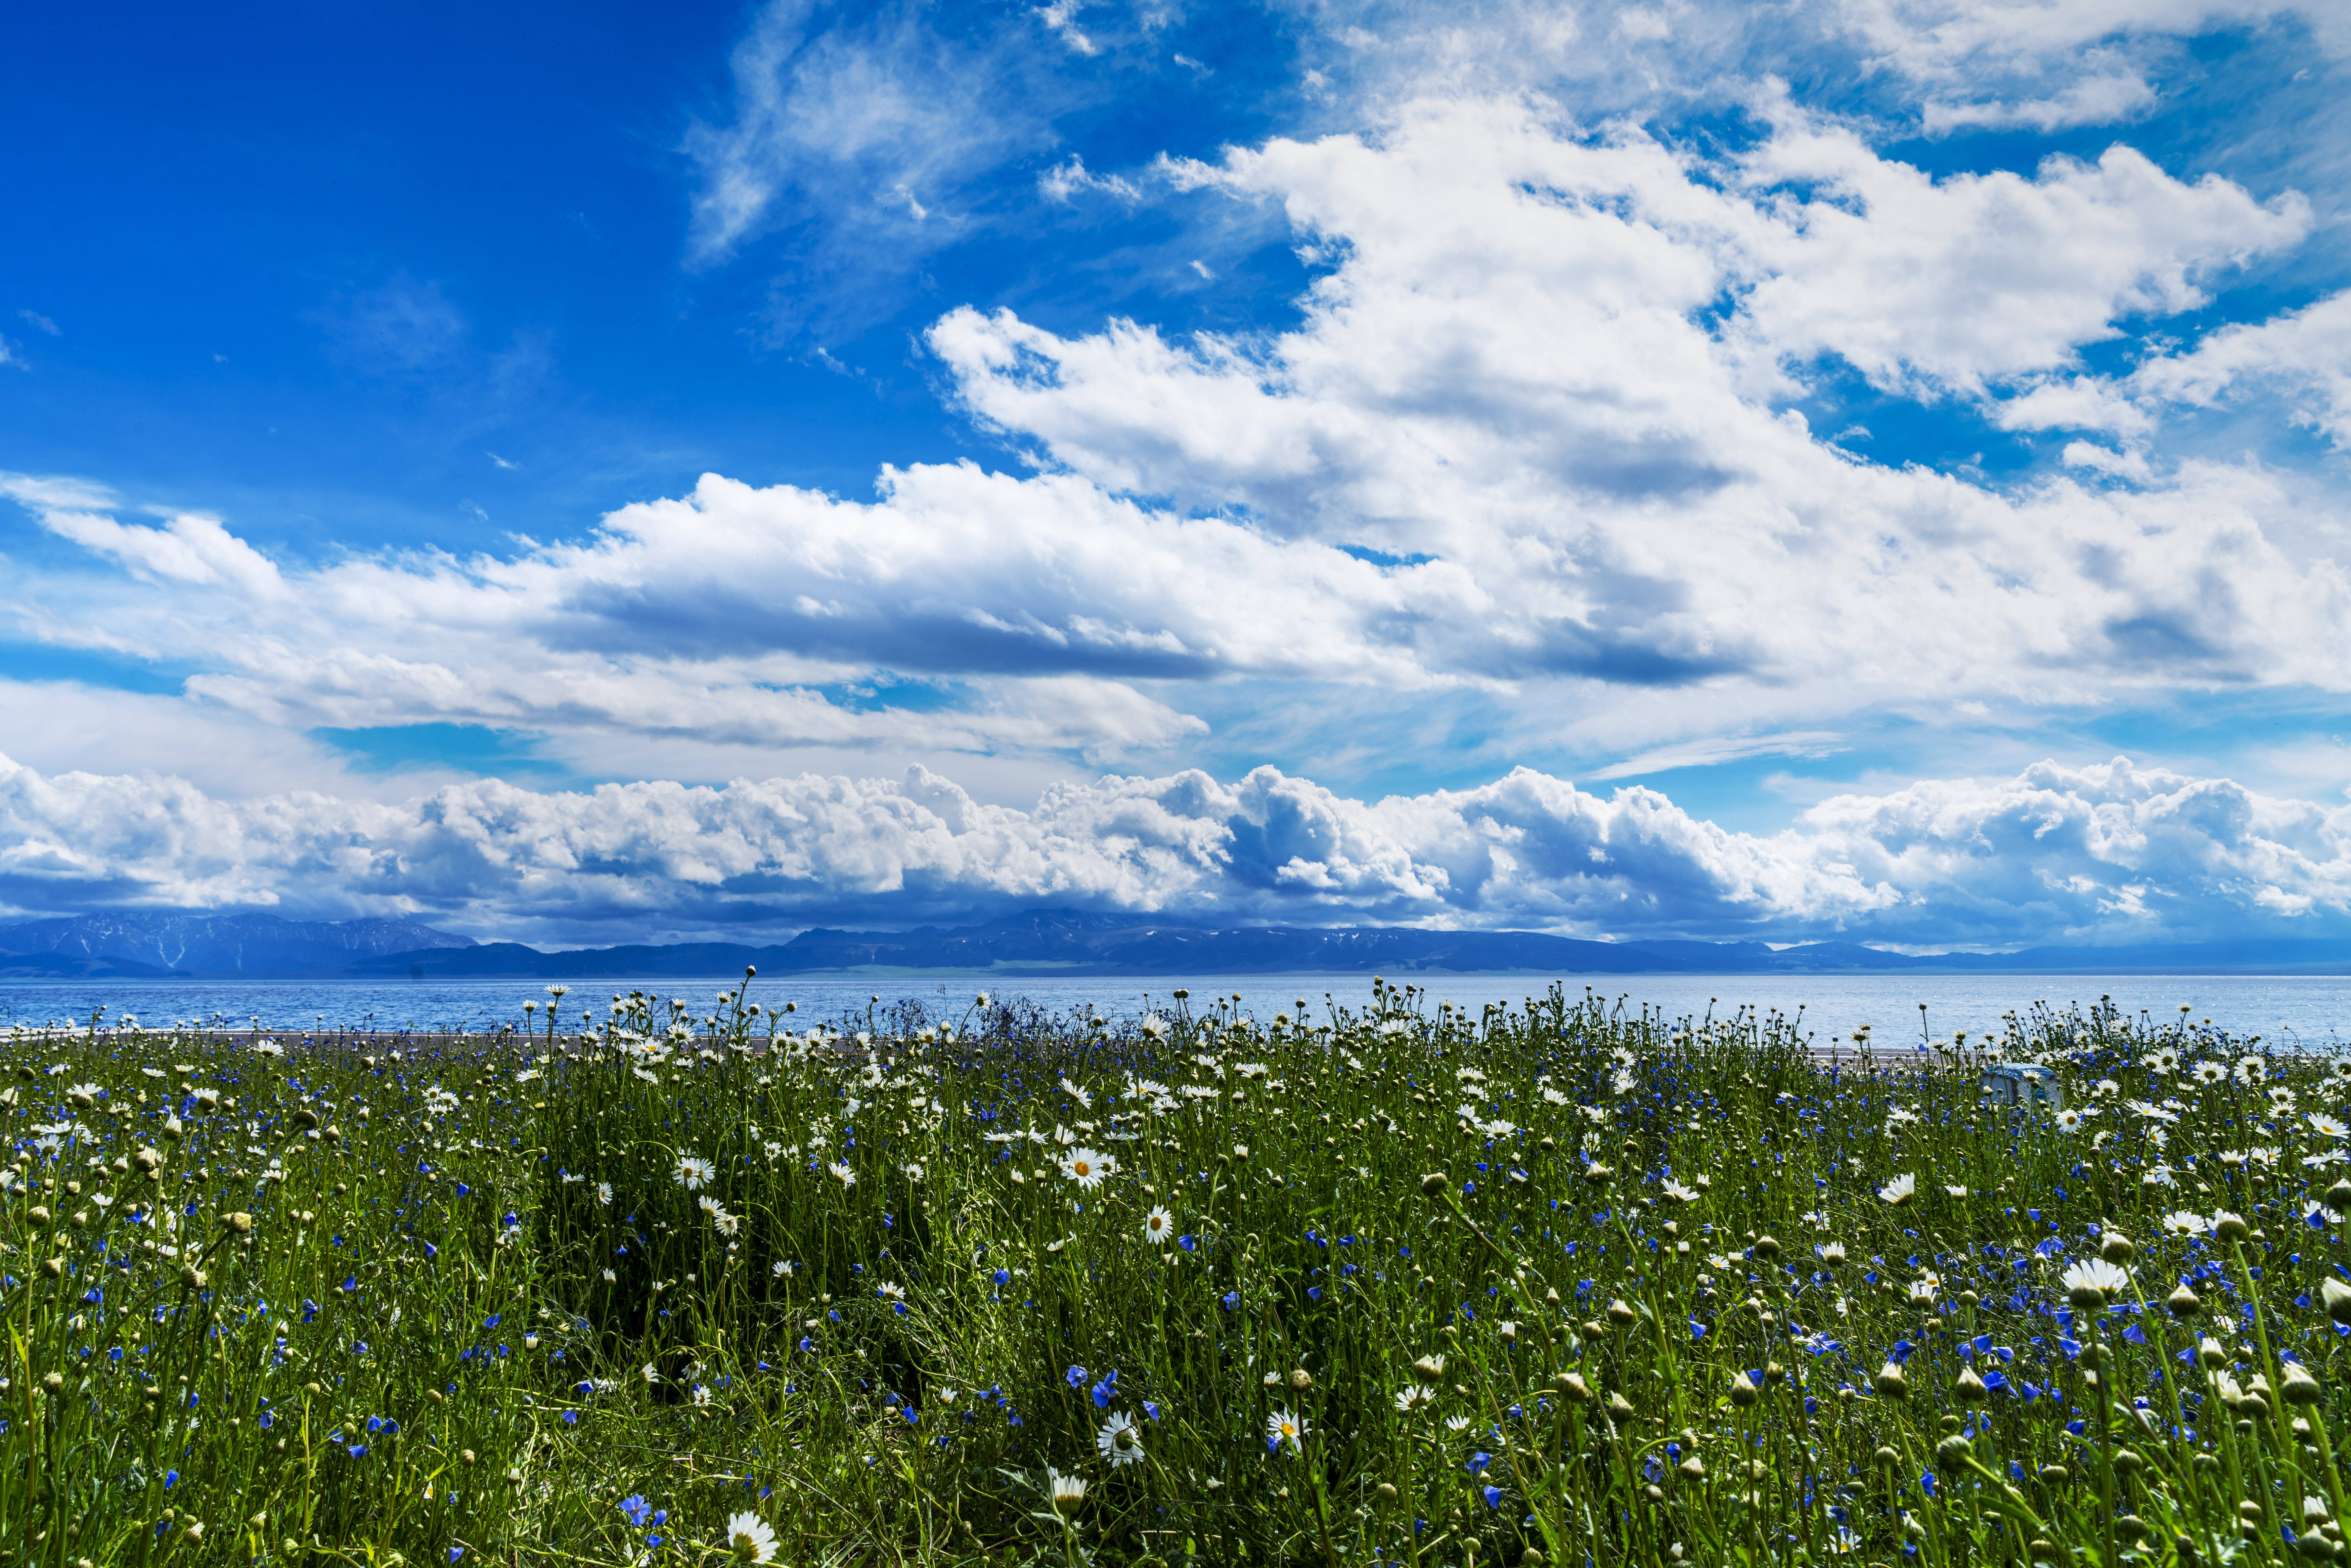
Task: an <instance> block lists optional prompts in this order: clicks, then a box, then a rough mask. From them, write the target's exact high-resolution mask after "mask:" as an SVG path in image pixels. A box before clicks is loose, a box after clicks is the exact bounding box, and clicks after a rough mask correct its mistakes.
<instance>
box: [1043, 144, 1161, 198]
mask: <svg viewBox="0 0 2351 1568" xmlns="http://www.w3.org/2000/svg"><path fill="white" fill-rule="evenodd" d="M1037 189H1038V190H1040V191H1041V192H1043V193H1044V194H1045V196H1046V198H1047V199H1048V200H1050V201H1055V202H1067V201H1070V200H1071V198H1073V197H1075V196H1076V195H1078V194H1079V193H1081V192H1084V191H1099V192H1101V193H1102V194H1104V195H1106V196H1116V197H1117V198H1118V199H1119V200H1121V201H1123V202H1137V201H1141V200H1142V199H1143V190H1142V187H1141V186H1139V185H1137V184H1135V183H1134V181H1132V180H1129V179H1127V178H1125V177H1124V176H1123V175H1119V174H1097V173H1095V172H1093V171H1092V170H1091V169H1088V168H1087V167H1086V162H1085V160H1084V159H1082V158H1081V157H1079V156H1078V155H1077V154H1076V153H1074V152H1072V153H1071V154H1070V155H1069V156H1068V157H1067V158H1064V159H1062V160H1061V162H1059V163H1056V164H1054V165H1053V166H1052V167H1051V168H1050V169H1048V170H1046V171H1045V172H1043V173H1041V174H1040V175H1038V176H1037Z"/></svg>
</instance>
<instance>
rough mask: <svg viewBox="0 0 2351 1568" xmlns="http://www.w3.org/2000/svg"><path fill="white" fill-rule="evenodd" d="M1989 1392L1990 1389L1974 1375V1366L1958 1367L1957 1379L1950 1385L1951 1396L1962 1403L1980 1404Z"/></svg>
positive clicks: (1988, 1395)
mask: <svg viewBox="0 0 2351 1568" xmlns="http://www.w3.org/2000/svg"><path fill="white" fill-rule="evenodd" d="M1990 1396H1991V1389H1989V1388H1986V1387H1985V1386H1984V1380H1983V1379H1982V1378H1980V1377H1978V1376H1977V1375H1976V1369H1975V1368H1974V1367H1972V1366H1963V1367H1961V1368H1959V1381H1958V1382H1957V1383H1954V1384H1953V1385H1951V1397H1952V1398H1954V1399H1956V1400H1958V1401H1959V1403H1960V1404H1962V1405H1980V1404H1982V1403H1983V1402H1984V1400H1985V1399H1986V1398H1988V1397H1990Z"/></svg>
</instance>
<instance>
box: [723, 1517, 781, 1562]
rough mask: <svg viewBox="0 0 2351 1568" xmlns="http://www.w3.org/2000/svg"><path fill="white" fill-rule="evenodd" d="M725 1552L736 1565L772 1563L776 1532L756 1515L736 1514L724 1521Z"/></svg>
mask: <svg viewBox="0 0 2351 1568" xmlns="http://www.w3.org/2000/svg"><path fill="white" fill-rule="evenodd" d="M726 1550H727V1552H728V1553H729V1554H730V1555H731V1556H733V1558H734V1559H735V1561H736V1562H737V1563H773V1562H774V1561H775V1560H776V1532H775V1531H773V1530H770V1529H769V1528H768V1522H767V1521H765V1520H763V1519H761V1518H760V1517H759V1516H758V1514H756V1513H738V1514H735V1515H733V1516H732V1517H731V1518H729V1519H728V1520H727V1521H726Z"/></svg>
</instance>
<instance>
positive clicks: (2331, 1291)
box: [2318, 1280, 2351, 1323]
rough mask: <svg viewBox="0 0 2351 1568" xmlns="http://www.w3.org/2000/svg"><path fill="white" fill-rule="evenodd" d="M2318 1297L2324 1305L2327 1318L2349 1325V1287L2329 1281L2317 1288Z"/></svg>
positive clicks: (2350, 1302)
mask: <svg viewBox="0 0 2351 1568" xmlns="http://www.w3.org/2000/svg"><path fill="white" fill-rule="evenodd" d="M2318 1296H2319V1300H2321V1301H2324V1302H2325V1303H2326V1315H2327V1316H2328V1317H2330V1318H2333V1319H2334V1320H2335V1322H2338V1323H2351V1285H2346V1284H2345V1283H2344V1282H2343V1281H2340V1280H2329V1281H2326V1282H2325V1283H2324V1284H2322V1285H2320V1286H2319V1287H2318Z"/></svg>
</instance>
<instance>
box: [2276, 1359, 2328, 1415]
mask: <svg viewBox="0 0 2351 1568" xmlns="http://www.w3.org/2000/svg"><path fill="white" fill-rule="evenodd" d="M2324 1392H2325V1390H2324V1389H2322V1388H2320V1387H2319V1386H2318V1379H2316V1378H2315V1377H2313V1376H2311V1375H2310V1369H2309V1368H2308V1367H2306V1366H2304V1365H2303V1364H2302V1363H2300V1362H2298V1361H2289V1362H2287V1363H2286V1364H2285V1381H2284V1382H2283V1383H2282V1384H2281V1385H2279V1386H2278V1396H2279V1397H2281V1398H2283V1400H2284V1401H2285V1402H2286V1403H2287V1404H2289V1405H2315V1404H2317V1403H2318V1398H2319V1396H2320V1395H2321V1394H2323V1393H2324Z"/></svg>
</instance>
